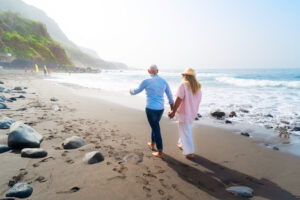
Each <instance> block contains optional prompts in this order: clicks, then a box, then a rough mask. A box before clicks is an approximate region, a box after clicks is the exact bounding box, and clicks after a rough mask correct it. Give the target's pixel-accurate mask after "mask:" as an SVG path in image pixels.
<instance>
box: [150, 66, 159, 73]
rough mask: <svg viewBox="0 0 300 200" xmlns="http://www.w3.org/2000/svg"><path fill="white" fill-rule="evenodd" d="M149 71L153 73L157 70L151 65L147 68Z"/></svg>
mask: <svg viewBox="0 0 300 200" xmlns="http://www.w3.org/2000/svg"><path fill="white" fill-rule="evenodd" d="M149 70H150V71H152V72H153V71H156V70H158V68H157V66H156V65H151V66H150V67H149Z"/></svg>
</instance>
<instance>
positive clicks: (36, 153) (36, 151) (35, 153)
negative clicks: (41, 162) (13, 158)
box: [21, 148, 48, 158]
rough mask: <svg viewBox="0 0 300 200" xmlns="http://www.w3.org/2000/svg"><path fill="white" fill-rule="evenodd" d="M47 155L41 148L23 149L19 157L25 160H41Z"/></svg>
mask: <svg viewBox="0 0 300 200" xmlns="http://www.w3.org/2000/svg"><path fill="white" fill-rule="evenodd" d="M47 155H48V153H47V151H45V150H44V149H41V148H24V149H22V151H21V156H22V157H26V158H43V157H46V156H47Z"/></svg>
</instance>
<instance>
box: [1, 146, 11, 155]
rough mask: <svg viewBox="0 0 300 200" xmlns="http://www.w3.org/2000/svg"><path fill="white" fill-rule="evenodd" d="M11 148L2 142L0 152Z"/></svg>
mask: <svg viewBox="0 0 300 200" xmlns="http://www.w3.org/2000/svg"><path fill="white" fill-rule="evenodd" d="M9 150H10V148H9V147H8V146H6V145H2V144H0V153H4V152H7V151H9Z"/></svg>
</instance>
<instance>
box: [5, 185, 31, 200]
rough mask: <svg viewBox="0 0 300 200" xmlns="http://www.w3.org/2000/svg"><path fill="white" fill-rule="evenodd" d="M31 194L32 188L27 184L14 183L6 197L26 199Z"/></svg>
mask: <svg viewBox="0 0 300 200" xmlns="http://www.w3.org/2000/svg"><path fill="white" fill-rule="evenodd" d="M32 192H33V189H32V187H31V186H30V185H29V184H27V183H16V184H15V185H14V186H13V187H12V188H11V189H10V190H8V192H7V193H6V195H5V196H6V197H17V198H27V197H29V196H30V195H31V194H32Z"/></svg>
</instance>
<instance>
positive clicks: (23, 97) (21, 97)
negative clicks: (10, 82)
mask: <svg viewBox="0 0 300 200" xmlns="http://www.w3.org/2000/svg"><path fill="white" fill-rule="evenodd" d="M17 98H19V99H25V96H23V95H20V96H18V97H17Z"/></svg>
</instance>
